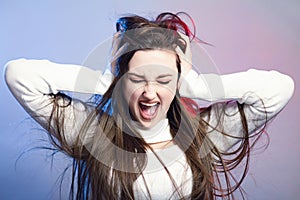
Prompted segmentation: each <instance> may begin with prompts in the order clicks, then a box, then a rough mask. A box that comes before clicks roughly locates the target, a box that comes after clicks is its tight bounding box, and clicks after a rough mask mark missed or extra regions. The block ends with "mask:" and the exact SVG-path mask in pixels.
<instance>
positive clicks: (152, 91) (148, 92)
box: [143, 82, 156, 100]
mask: <svg viewBox="0 0 300 200" xmlns="http://www.w3.org/2000/svg"><path fill="white" fill-rule="evenodd" d="M143 97H145V98H147V99H149V100H151V99H154V98H155V97H156V87H155V84H153V83H151V82H147V84H146V85H145V86H144V91H143Z"/></svg>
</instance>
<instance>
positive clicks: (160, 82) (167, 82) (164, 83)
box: [157, 80, 171, 85]
mask: <svg viewBox="0 0 300 200" xmlns="http://www.w3.org/2000/svg"><path fill="white" fill-rule="evenodd" d="M157 82H158V83H159V84H163V85H167V84H169V83H170V82H171V80H167V81H157Z"/></svg>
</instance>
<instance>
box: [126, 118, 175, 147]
mask: <svg viewBox="0 0 300 200" xmlns="http://www.w3.org/2000/svg"><path fill="white" fill-rule="evenodd" d="M131 125H132V126H133V127H134V128H135V129H136V131H138V132H139V134H140V135H141V136H142V138H143V139H144V140H145V142H147V143H148V144H151V143H159V142H165V141H170V140H172V139H173V137H172V135H171V132H170V125H169V120H168V119H167V118H166V119H163V120H161V121H159V122H158V123H157V124H156V125H155V126H153V127H151V128H146V127H144V126H142V125H141V124H139V123H138V122H136V121H131Z"/></svg>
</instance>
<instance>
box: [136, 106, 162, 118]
mask: <svg viewBox="0 0 300 200" xmlns="http://www.w3.org/2000/svg"><path fill="white" fill-rule="evenodd" d="M159 105H160V103H159V102H153V103H148V102H140V103H139V107H140V114H141V116H142V118H144V119H146V120H151V119H153V118H155V117H156V115H157V110H158V107H159Z"/></svg>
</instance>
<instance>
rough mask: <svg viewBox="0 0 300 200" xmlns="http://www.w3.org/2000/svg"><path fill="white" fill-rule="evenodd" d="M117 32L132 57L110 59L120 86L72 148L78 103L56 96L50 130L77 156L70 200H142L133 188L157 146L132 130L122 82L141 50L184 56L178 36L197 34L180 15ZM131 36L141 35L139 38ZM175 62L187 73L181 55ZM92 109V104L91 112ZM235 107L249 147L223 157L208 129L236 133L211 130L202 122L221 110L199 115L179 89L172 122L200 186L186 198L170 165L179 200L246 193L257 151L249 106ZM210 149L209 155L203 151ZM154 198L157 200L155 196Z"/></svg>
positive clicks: (131, 23)
mask: <svg viewBox="0 0 300 200" xmlns="http://www.w3.org/2000/svg"><path fill="white" fill-rule="evenodd" d="M180 14H182V13H180ZM116 29H117V33H118V37H119V38H120V39H119V40H118V42H117V44H114V45H115V46H114V48H115V50H116V51H117V50H119V49H120V48H123V47H124V48H125V51H124V52H122V53H121V54H120V56H116V57H114V59H113V60H112V61H111V65H112V72H113V73H114V75H115V77H114V80H113V82H112V84H111V85H110V87H109V88H108V90H107V91H106V92H105V94H104V95H102V96H101V98H100V100H98V101H95V102H94V103H95V104H96V105H95V106H94V109H93V111H91V113H90V114H89V116H88V117H87V118H86V119H85V121H84V123H83V126H82V127H81V129H80V131H79V133H78V137H77V140H76V142H75V143H74V144H72V145H70V144H68V143H67V141H66V139H65V137H64V135H65V133H66V132H67V130H65V129H64V128H63V127H65V125H64V118H65V117H67V116H66V113H64V108H65V107H67V106H71V101H72V99H70V98H69V97H67V96H65V95H63V94H61V93H59V94H57V95H54V96H53V105H54V106H53V111H52V114H51V117H50V119H49V128H48V130H49V132H50V133H51V134H50V135H51V137H53V136H55V138H52V141H53V143H54V145H55V146H56V147H57V148H59V149H60V150H63V151H64V152H66V153H67V154H69V155H70V156H71V157H73V168H72V182H71V183H72V184H71V190H70V199H135V196H134V190H133V185H134V182H135V181H136V180H137V178H138V177H139V176H143V174H142V172H143V169H144V167H145V166H146V163H147V154H145V153H146V150H147V149H150V150H151V149H152V148H151V146H149V144H147V143H146V142H145V141H144V140H143V139H142V138H141V137H137V136H138V134H139V133H137V132H136V131H135V130H134V128H133V127H131V126H130V123H129V120H130V117H128V114H127V112H128V110H126V109H127V108H128V105H127V104H126V101H125V100H124V96H123V92H122V84H120V82H122V77H123V75H124V74H125V73H126V72H128V70H129V69H128V63H129V61H130V59H131V58H132V57H133V55H134V53H135V52H136V51H139V50H149V49H165V50H170V51H173V52H176V51H175V48H176V47H177V46H178V47H180V48H181V49H182V51H183V52H184V51H185V48H186V45H187V44H186V42H185V41H184V40H183V39H182V37H181V36H180V34H178V32H181V33H182V34H185V35H187V36H188V37H189V38H190V39H193V38H194V37H195V31H191V30H190V29H189V28H188V26H187V24H186V23H185V22H183V21H182V20H181V18H180V17H179V15H177V14H173V13H162V14H160V15H159V16H158V17H157V18H156V19H155V20H148V19H145V18H143V17H140V16H127V17H122V18H120V19H119V20H118V21H117V23H116ZM129 31H130V34H128V33H129ZM130 35H134V39H133V38H132V37H130ZM125 44H126V45H127V46H126V45H125ZM113 52H114V51H113ZM114 53H116V52H114ZM176 63H177V70H178V72H179V74H180V73H181V65H180V58H179V56H178V55H177V60H176ZM116 94H117V95H116ZM62 102H63V103H62ZM89 104H90V103H87V104H86V106H90V105H89ZM191 104H192V105H193V106H191ZM236 104H238V108H239V112H238V113H236V114H237V115H240V117H241V122H240V123H242V126H243V130H244V131H243V136H242V137H241V138H240V139H241V141H242V142H241V143H240V146H238V147H237V148H236V149H235V150H234V151H232V152H230V153H229V152H227V153H224V152H220V151H219V150H218V149H217V148H216V147H215V146H214V144H213V142H211V141H210V139H209V138H208V137H207V134H208V130H209V129H210V130H215V131H219V132H220V133H221V134H225V135H228V136H230V133H224V132H223V131H222V129H221V128H220V127H221V126H220V125H219V124H218V125H217V126H211V125H210V124H208V123H207V121H209V120H203V116H208V118H209V117H210V112H212V110H213V109H215V108H216V107H214V108H213V107H211V106H210V107H207V108H205V109H202V110H201V112H199V110H198V109H195V106H194V105H195V104H194V102H193V101H192V100H187V99H185V100H182V98H181V97H180V94H179V92H178V91H176V95H175V98H174V99H173V101H172V103H171V105H170V108H169V110H168V112H167V118H168V121H169V124H170V130H171V134H172V137H173V140H174V143H175V144H176V145H178V146H179V148H181V149H182V150H183V151H184V153H185V156H186V159H187V162H188V165H189V166H190V168H191V171H192V182H193V187H192V193H191V194H189V195H188V196H185V195H184V194H182V193H181V191H180V187H179V186H177V185H176V183H175V181H174V179H173V177H172V176H171V174H170V173H169V171H168V169H167V167H165V170H166V171H167V173H168V174H169V177H170V179H171V181H172V183H173V185H174V187H175V188H176V191H175V193H176V195H178V196H179V198H181V199H186V198H187V199H214V198H216V197H218V196H219V197H222V198H223V199H233V198H234V197H233V192H234V191H235V190H237V189H239V188H240V185H241V183H242V181H243V179H244V177H245V176H246V173H247V170H248V160H249V155H250V148H251V145H250V144H249V138H250V137H249V132H248V125H247V121H246V118H245V113H244V111H243V105H242V104H239V103H237V102H236ZM224 106H226V105H225V104H220V106H218V111H217V113H220V115H219V116H218V121H219V123H220V124H221V125H222V117H223V115H226V113H225V112H222V109H223V108H224ZM191 111H193V112H191ZM128 133H129V134H128ZM118 149H121V150H124V151H118ZM203 149H204V151H209V153H201V151H203ZM128 152H129V153H128ZM158 159H159V158H158ZM243 159H246V161H245V163H246V165H245V167H244V170H243V172H242V176H241V178H240V179H235V178H234V176H233V175H232V173H231V170H232V169H234V168H235V167H236V166H237V165H238V164H239V163H241V162H242V161H243ZM162 164H163V163H162ZM145 184H146V183H145ZM223 184H225V186H223ZM148 196H149V198H151V194H150V192H149V190H148ZM170 198H171V197H170Z"/></svg>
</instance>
